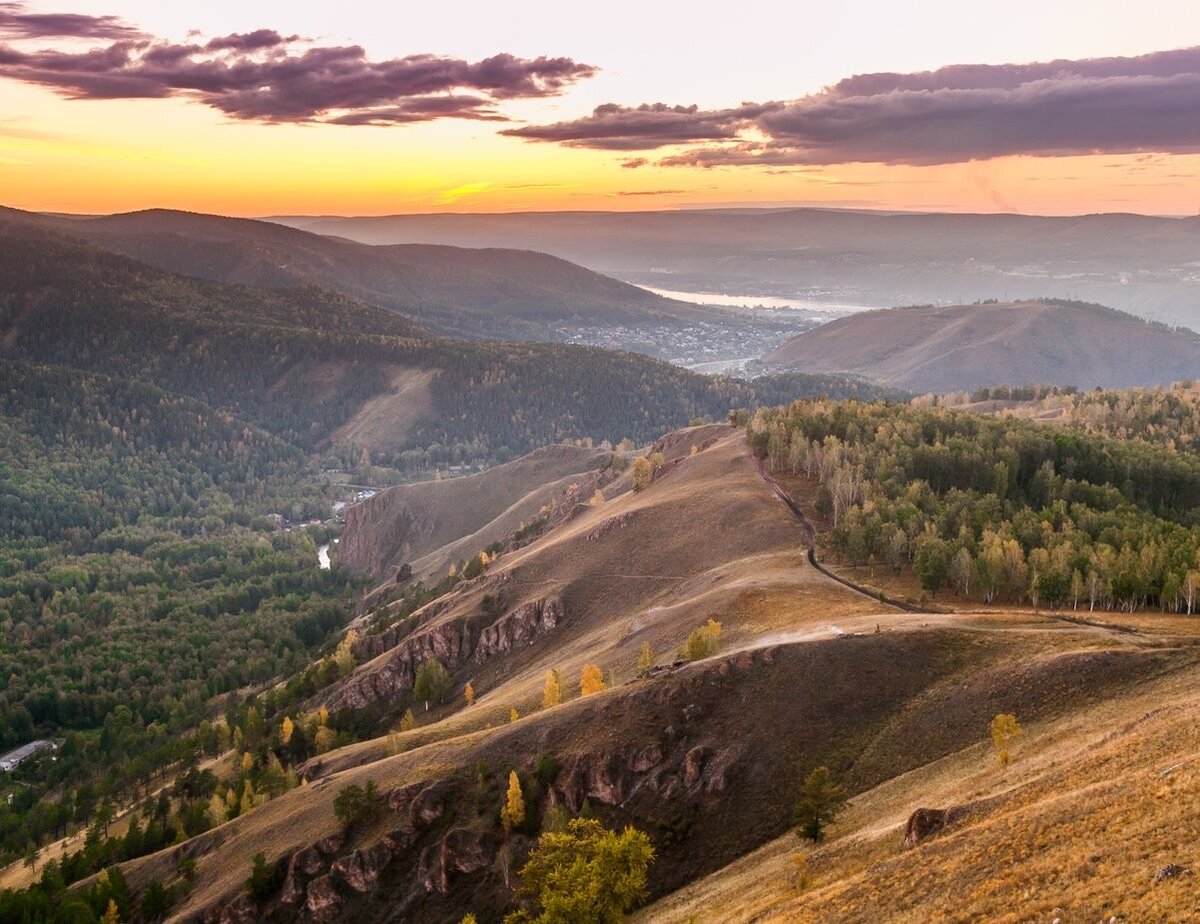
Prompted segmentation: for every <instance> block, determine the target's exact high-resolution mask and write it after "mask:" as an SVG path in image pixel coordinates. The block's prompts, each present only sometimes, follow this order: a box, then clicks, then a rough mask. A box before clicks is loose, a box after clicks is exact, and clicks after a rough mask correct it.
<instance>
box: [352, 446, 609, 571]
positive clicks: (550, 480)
mask: <svg viewBox="0 0 1200 924" xmlns="http://www.w3.org/2000/svg"><path fill="white" fill-rule="evenodd" d="M608 457H609V453H607V452H605V451H603V450H599V449H586V448H582V447H578V446H566V445H559V446H547V447H545V448H543V449H539V450H536V451H535V452H532V453H530V454H529V455H526V456H522V457H521V458H520V459H516V460H515V461H513V462H509V463H506V464H504V465H498V466H496V467H495V468H491V469H488V470H487V471H485V472H481V473H479V474H476V475H470V476H468V477H465V478H454V479H449V480H445V481H424V482H420V483H417V484H411V485H400V486H398V487H395V488H389V489H388V490H386V491H383V492H381V493H379V494H377V495H375V496H374V497H372V498H370V499H368V500H366V501H364V502H363V503H361V504H356V505H355V506H353V507H351V508H350V509H349V510H348V511H347V513H346V528H345V531H344V532H343V534H342V538H341V540H340V542H339V543H338V562H339V564H341V565H342V566H343V567H346V568H349V569H351V570H353V571H359V572H368V573H371V574H374V575H377V576H382V575H383V574H384V572H385V571H386V570H387V569H389V568H391V567H393V566H394V565H399V564H400V563H402V562H409V563H411V562H413V561H415V560H416V559H419V558H421V557H422V556H425V555H429V554H430V553H431V552H434V551H436V550H438V549H440V548H441V547H442V546H444V545H447V544H448V543H452V542H455V541H457V540H459V539H462V538H463V537H464V536H468V535H470V534H472V533H475V532H477V531H478V530H481V529H483V528H484V527H485V526H486V525H487V524H488V523H489V522H491V521H492V520H494V519H496V518H498V517H501V516H502V515H504V514H505V513H506V512H508V511H510V510H512V508H514V506H516V510H512V513H513V514H514V515H533V514H536V512H537V510H538V507H539V506H540V505H541V503H543V502H544V501H545V499H546V497H547V496H549V495H548V492H547V491H546V490H544V489H545V488H546V486H547V485H555V484H556V483H557V482H559V481H561V480H563V479H565V478H568V477H569V476H572V475H580V474H582V473H585V472H588V471H591V470H593V469H596V468H598V467H599V466H601V465H602V464H604V463H605V462H606V461H607V459H608ZM531 495H532V496H531ZM522 502H523V503H522ZM508 519H511V516H510V517H509V518H508ZM505 525H507V521H506V523H505ZM518 525H519V523H514V524H513V526H512V528H513V529H515V528H516V526H518ZM475 551H478V549H476V550H475Z"/></svg>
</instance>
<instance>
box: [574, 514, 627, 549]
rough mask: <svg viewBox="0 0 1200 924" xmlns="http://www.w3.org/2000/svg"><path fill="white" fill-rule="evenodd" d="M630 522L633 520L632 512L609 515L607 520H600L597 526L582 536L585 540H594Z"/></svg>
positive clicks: (622, 527)
mask: <svg viewBox="0 0 1200 924" xmlns="http://www.w3.org/2000/svg"><path fill="white" fill-rule="evenodd" d="M631 522H633V513H632V512H628V513H621V514H618V515H617V516H615V517H609V518H608V519H607V520H602V521H601V522H600V524H599V525H598V526H596V527H595V528H594V529H592V530H591V531H590V532H589V533H588V534H587V535H586V536H584V537H583V538H584V540H585V541H586V542H595V541H596V540H597V539H603V538H604V537H605V536H607V535H608V534H609V533H611V532H615V531H616V530H618V529H624V528H625V527H626V526H628V525H629V524H630V523H631Z"/></svg>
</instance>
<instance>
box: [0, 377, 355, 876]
mask: <svg viewBox="0 0 1200 924" xmlns="http://www.w3.org/2000/svg"><path fill="white" fill-rule="evenodd" d="M327 494H328V490H327V488H326V487H325V486H323V485H322V484H321V483H320V482H319V480H318V479H317V478H316V472H315V470H314V468H313V466H312V463H311V462H310V461H309V460H308V459H307V458H306V457H305V456H304V454H303V453H301V452H300V451H299V450H298V449H296V448H295V447H293V446H291V445H289V444H287V443H285V442H283V441H281V440H280V439H278V438H277V437H275V436H272V435H271V434H269V433H267V432H265V431H263V430H261V429H259V428H258V427H255V426H253V425H251V424H248V423H246V422H244V421H241V420H238V419H237V418H235V417H233V416H231V415H229V414H228V413H226V412H218V411H214V410H212V409H211V408H209V407H207V406H206V405H204V404H202V403H200V402H198V401H195V400H193V399H190V398H185V397H181V396H179V395H171V394H168V393H166V392H163V391H161V390H159V389H157V388H155V387H153V386H150V385H146V384H144V383H139V382H131V381H128V380H122V379H114V378H110V377H107V376H98V375H92V374H86V373H80V372H77V371H74V370H70V369H65V368H61V367H58V368H56V367H48V366H36V365H28V364H23V363H14V362H10V361H7V360H0V675H2V676H3V677H4V678H5V683H4V686H3V689H2V690H0V749H6V748H8V747H11V746H14V745H18V744H22V743H24V742H26V741H28V740H30V739H32V738H34V737H37V736H43V737H44V736H51V737H54V738H56V739H58V740H59V741H61V742H62V743H61V747H60V749H59V754H58V759H57V761H55V762H53V763H51V762H48V761H46V760H44V759H43V760H42V761H39V762H37V763H36V764H35V765H33V766H31V767H30V768H29V769H28V770H27V771H25V770H23V771H22V773H21V780H22V782H21V785H19V786H17V787H15V788H12V789H10V792H11V793H12V799H11V801H0V862H4V861H11V860H13V859H17V858H19V857H20V856H21V855H22V854H23V853H28V852H30V851H36V850H37V848H39V847H40V846H42V844H44V843H45V842H46V841H47V840H48V839H51V838H54V837H57V836H61V835H62V834H64V833H66V832H67V831H68V829H69V827H70V826H73V825H75V826H84V827H88V826H93V827H95V831H96V836H95V837H93V838H89V840H88V843H87V846H86V850H82V851H80V853H79V854H78V856H77V857H76V858H75V860H73V861H72V864H71V866H70V870H71V877H73V878H77V877H78V876H79V875H83V874H85V873H87V872H89V871H91V870H94V869H96V868H98V867H99V866H100V865H107V864H108V863H110V862H112V861H113V860H114V859H121V858H122V857H123V856H127V855H135V856H136V855H138V853H140V852H142V851H143V850H149V849H156V848H157V846H161V845H162V844H163V843H165V842H167V841H169V839H170V838H172V837H173V836H174V833H173V832H174V828H173V823H172V821H171V819H170V818H168V817H167V815H166V814H164V815H163V816H162V817H161V818H159V819H158V821H157V823H156V824H157V828H156V829H155V831H156V833H153V834H152V833H151V832H150V831H146V832H145V833H146V840H145V841H144V843H143V841H142V840H140V838H141V833H139V834H138V835H137V837H138V838H139V839H135V840H131V841H129V843H128V844H125V843H123V842H120V841H118V842H115V845H114V843H113V842H109V841H106V840H105V838H104V835H105V833H106V831H107V826H108V824H109V823H110V822H111V820H112V805H113V804H114V803H118V802H120V801H123V800H127V799H129V798H130V797H131V796H132V795H134V794H136V793H137V792H138V791H139V789H142V790H144V788H145V787H147V786H149V784H150V782H151V781H152V780H153V779H155V778H156V777H158V776H159V775H160V774H161V773H162V772H163V771H164V770H165V769H166V768H167V767H177V768H178V767H182V766H183V765H185V764H186V763H187V762H189V761H193V760H195V759H196V758H197V757H198V755H199V753H200V748H201V746H202V743H203V740H202V739H203V735H202V734H201V733H200V729H201V724H202V723H203V722H204V721H205V720H206V719H208V718H211V717H212V716H213V703H214V700H213V697H217V696H220V695H222V694H225V693H228V692H231V691H235V690H239V689H244V688H247V687H252V686H254V685H256V684H261V683H263V682H265V681H268V680H270V679H272V678H275V677H278V676H280V675H286V674H288V673H291V672H293V671H296V670H300V669H303V668H304V667H306V666H307V665H308V664H309V663H311V660H312V658H313V656H314V654H315V653H316V652H318V651H319V649H320V647H321V646H322V645H323V644H324V642H325V640H326V639H327V637H328V636H329V634H330V633H331V632H333V631H335V630H338V629H340V628H342V627H343V626H344V625H345V622H346V620H347V619H348V617H349V613H350V608H351V604H352V594H353V592H354V585H353V584H352V583H347V581H346V579H345V578H344V576H342V575H340V574H338V573H337V572H331V571H322V570H319V569H318V568H317V567H316V546H315V544H314V539H313V536H312V535H310V534H309V533H308V532H305V531H299V530H296V531H281V530H278V529H277V528H276V526H275V525H274V524H273V523H272V522H270V521H269V520H268V519H267V518H266V516H265V515H266V514H268V513H274V512H280V511H281V512H282V513H283V514H284V515H285V516H287V517H290V518H293V519H295V520H302V519H307V518H308V517H310V516H324V515H327V511H328V509H329V508H328V497H327ZM167 805H168V806H169V805H170V803H169V802H168V803H167ZM106 806H107V808H106ZM189 811H191V810H190V809H188V808H187V805H186V799H185V804H184V806H183V807H181V808H180V813H181V814H180V819H181V820H180V821H179V822H178V823H179V824H181V825H183V826H184V827H185V828H187V829H188V830H193V831H194V830H199V829H202V827H203V824H202V822H203V818H204V815H203V812H200V813H198V814H197V813H196V812H192V814H191V815H188V812H189ZM130 851H132V853H130ZM63 868H64V871H65V870H66V869H67V867H66V865H64V867H63Z"/></svg>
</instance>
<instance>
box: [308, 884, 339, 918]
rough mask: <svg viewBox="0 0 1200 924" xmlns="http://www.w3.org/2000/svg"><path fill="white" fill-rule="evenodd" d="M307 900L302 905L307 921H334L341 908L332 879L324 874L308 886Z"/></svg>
mask: <svg viewBox="0 0 1200 924" xmlns="http://www.w3.org/2000/svg"><path fill="white" fill-rule="evenodd" d="M307 895H308V900H307V901H306V902H305V904H304V908H305V910H306V911H307V912H308V918H307V920H310V921H334V920H337V917H338V912H339V910H340V909H341V907H342V898H341V896H340V895H338V893H337V889H336V888H334V885H333V879H332V877H331V876H330V875H329V874H328V873H326V874H325V875H324V876H318V877H317V878H316V879H314V880H313V881H312V882H310V883H309V884H308V890H307Z"/></svg>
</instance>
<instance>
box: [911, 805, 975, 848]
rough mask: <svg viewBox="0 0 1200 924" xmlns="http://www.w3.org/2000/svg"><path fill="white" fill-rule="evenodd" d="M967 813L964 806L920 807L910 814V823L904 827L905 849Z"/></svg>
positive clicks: (915, 844)
mask: <svg viewBox="0 0 1200 924" xmlns="http://www.w3.org/2000/svg"><path fill="white" fill-rule="evenodd" d="M965 814H966V810H965V809H963V808H948V809H931V808H919V809H917V810H916V811H915V812H913V813H912V814H911V815H909V816H908V824H907V825H906V826H905V828H904V842H903V843H902V844H901V846H902V847H903V848H904V849H905V850H908V849H910V848H912V847H916V846H917V844H919V843H921V842H922V841H924V840H927V839H928V838H931V837H933V835H935V834H937V833H938V832H939V831H941V830H943V829H944V828H947V827H949V826H950V825H952V824H954V823H955V822H956V821H958V820H959V819H961V818H962V817H963V816H964V815H965Z"/></svg>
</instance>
